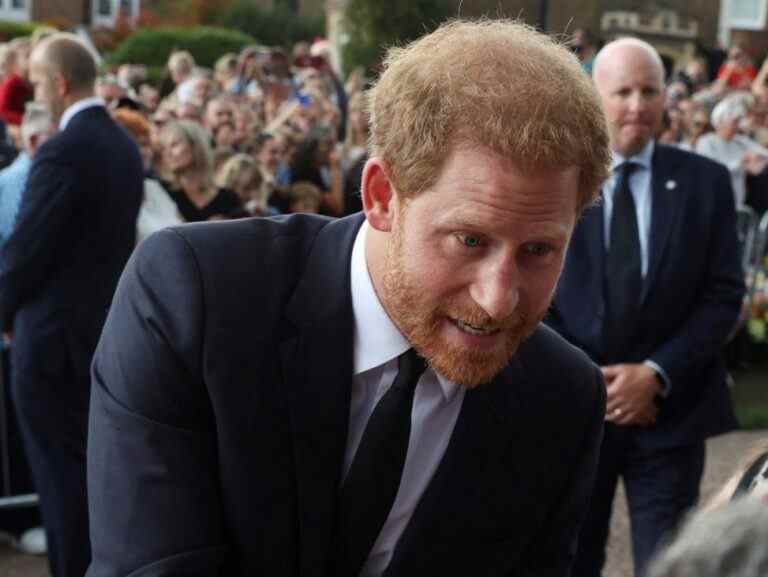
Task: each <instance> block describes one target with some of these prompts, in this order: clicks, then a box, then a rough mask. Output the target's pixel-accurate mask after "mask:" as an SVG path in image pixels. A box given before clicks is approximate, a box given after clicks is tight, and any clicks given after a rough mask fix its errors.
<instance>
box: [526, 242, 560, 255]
mask: <svg viewBox="0 0 768 577" xmlns="http://www.w3.org/2000/svg"><path fill="white" fill-rule="evenodd" d="M553 250H554V249H553V248H552V246H551V245H549V244H547V243H545V242H530V243H528V244H527V245H526V246H525V251H526V252H527V253H528V254H530V255H533V256H545V255H548V254H549V253H551V252H552V251H553Z"/></svg>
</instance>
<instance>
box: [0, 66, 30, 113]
mask: <svg viewBox="0 0 768 577" xmlns="http://www.w3.org/2000/svg"><path fill="white" fill-rule="evenodd" d="M32 94H33V91H32V87H31V86H30V85H29V83H28V82H27V81H26V80H24V79H23V78H22V77H21V76H19V75H18V74H9V75H8V76H6V77H5V79H4V80H3V81H2V83H0V118H2V119H3V120H4V121H5V122H6V124H21V117H22V116H24V105H25V104H26V103H27V100H29V99H31V98H32Z"/></svg>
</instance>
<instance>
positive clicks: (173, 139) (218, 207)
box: [160, 120, 244, 222]
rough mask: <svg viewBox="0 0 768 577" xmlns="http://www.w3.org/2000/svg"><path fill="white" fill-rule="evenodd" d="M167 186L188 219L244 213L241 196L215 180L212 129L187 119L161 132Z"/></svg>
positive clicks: (227, 216) (170, 125) (163, 176)
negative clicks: (211, 141)
mask: <svg viewBox="0 0 768 577" xmlns="http://www.w3.org/2000/svg"><path fill="white" fill-rule="evenodd" d="M160 149H161V159H162V163H161V176H162V179H163V186H164V187H165V189H166V190H167V191H168V194H170V196H171V198H172V199H173V200H174V202H175V203H176V206H177V207H178V209H179V212H180V213H181V216H182V217H183V218H184V220H185V221H186V222H198V221H203V220H220V219H223V218H224V219H226V218H238V217H241V216H244V211H243V205H242V202H241V201H240V198H239V197H238V196H237V194H235V193H234V192H233V191H231V190H229V189H228V188H219V187H217V186H216V184H215V182H214V179H213V152H212V150H211V145H210V143H209V136H208V132H207V131H206V130H205V129H204V128H203V127H202V126H200V125H199V124H196V123H194V122H189V121H186V120H179V121H177V122H171V123H170V124H167V125H166V126H164V127H163V129H162V131H161V132H160Z"/></svg>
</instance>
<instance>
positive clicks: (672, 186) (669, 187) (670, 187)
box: [664, 180, 677, 190]
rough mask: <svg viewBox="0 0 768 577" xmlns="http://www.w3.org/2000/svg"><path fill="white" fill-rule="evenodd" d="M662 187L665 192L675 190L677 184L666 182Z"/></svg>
mask: <svg viewBox="0 0 768 577" xmlns="http://www.w3.org/2000/svg"><path fill="white" fill-rule="evenodd" d="M664 187H665V188H666V189H667V190H675V189H676V188H677V183H676V182H675V181H674V180H668V181H667V182H666V184H664Z"/></svg>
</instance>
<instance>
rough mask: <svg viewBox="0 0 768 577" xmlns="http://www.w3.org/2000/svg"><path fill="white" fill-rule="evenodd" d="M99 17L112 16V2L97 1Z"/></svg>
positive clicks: (106, 0) (107, 0) (105, 0)
mask: <svg viewBox="0 0 768 577" xmlns="http://www.w3.org/2000/svg"><path fill="white" fill-rule="evenodd" d="M99 16H107V17H108V16H112V0H99Z"/></svg>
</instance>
